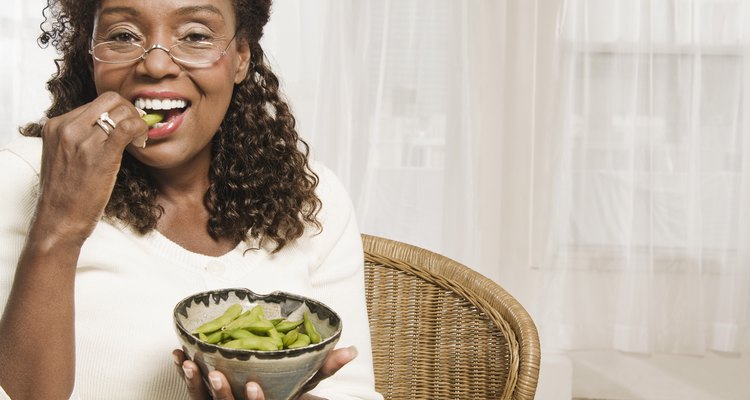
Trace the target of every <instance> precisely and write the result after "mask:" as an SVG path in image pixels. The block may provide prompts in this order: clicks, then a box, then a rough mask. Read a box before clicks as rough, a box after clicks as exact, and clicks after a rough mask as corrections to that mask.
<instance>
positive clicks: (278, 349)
mask: <svg viewBox="0 0 750 400" xmlns="http://www.w3.org/2000/svg"><path fill="white" fill-rule="evenodd" d="M174 325H175V330H176V332H177V335H178V337H179V339H180V342H181V344H182V349H183V351H184V352H185V355H186V356H187V357H189V358H190V359H192V360H193V361H195V362H196V364H198V366H199V367H200V369H201V373H202V374H203V375H204V377H205V376H206V375H207V374H208V373H209V372H210V371H213V370H218V371H221V372H222V373H223V374H224V375H225V376H226V377H227V380H228V381H229V383H230V385H231V386H232V392H233V393H234V395H235V398H243V396H244V395H243V393H244V385H245V383H246V382H248V381H254V382H257V383H258V384H260V386H261V387H262V388H263V391H264V394H265V396H266V399H268V400H286V399H288V398H290V397H291V396H292V395H294V394H295V393H296V392H297V391H298V390H299V389H300V388H301V387H302V386H303V385H304V383H305V382H307V381H308V380H309V379H310V378H311V377H312V376H313V375H314V374H315V372H316V371H317V370H318V369H319V368H320V366H321V365H322V364H323V361H324V360H325V358H326V356H327V355H328V353H329V352H330V351H331V350H333V348H334V346H335V345H336V343H337V342H338V339H339V337H340V336H341V329H342V324H341V319H340V318H339V316H338V314H336V313H335V312H334V311H333V310H332V309H330V308H329V307H328V306H326V305H325V304H323V303H320V302H318V301H316V300H313V299H310V298H307V297H304V296H298V295H295V294H292V293H285V292H273V293H270V294H268V295H259V294H257V293H254V292H252V291H251V290H249V289H241V288H232V289H221V290H213V291H207V292H201V293H197V294H194V295H192V296H189V297H187V298H185V299H183V300H181V301H180V302H179V303H177V305H176V306H175V309H174ZM243 331H244V332H245V333H243ZM287 335H289V337H287ZM311 336H312V337H311ZM305 337H306V339H305ZM285 339H286V340H285ZM292 339H294V340H292ZM298 339H299V342H297V340H298ZM308 340H309V342H307V341H308Z"/></svg>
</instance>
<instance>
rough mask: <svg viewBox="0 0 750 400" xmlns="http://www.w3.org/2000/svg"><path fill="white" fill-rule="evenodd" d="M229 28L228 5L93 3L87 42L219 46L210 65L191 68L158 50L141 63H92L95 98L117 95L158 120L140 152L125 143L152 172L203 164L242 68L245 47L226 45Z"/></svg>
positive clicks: (204, 1) (216, 0) (178, 0)
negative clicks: (160, 116)
mask: <svg viewBox="0 0 750 400" xmlns="http://www.w3.org/2000/svg"><path fill="white" fill-rule="evenodd" d="M235 29H236V23H235V12H234V8H233V5H232V0H210V1H209V0H160V1H156V0H102V1H101V2H100V4H99V9H98V11H97V13H96V17H95V24H94V33H93V44H94V45H97V44H100V43H102V42H111V41H115V42H117V43H118V45H121V44H122V45H125V46H128V43H138V44H140V45H142V46H143V47H144V48H146V49H149V48H151V47H152V46H154V45H157V44H158V45H160V46H161V47H163V48H171V47H172V46H173V45H175V44H177V43H188V44H189V45H194V44H195V43H197V42H210V43H213V44H214V45H216V47H217V48H219V50H223V49H224V48H226V49H227V50H226V54H224V55H223V56H221V57H220V58H219V59H218V60H216V61H215V62H213V63H210V64H206V65H198V66H191V65H185V64H181V63H179V62H175V61H174V60H173V59H172V58H170V56H169V54H168V53H167V52H166V51H164V50H162V49H161V47H160V48H156V49H153V50H151V51H150V52H149V53H148V54H147V56H146V58H145V60H137V61H134V62H130V63H124V64H110V63H104V62H101V61H97V60H96V59H94V61H93V63H94V69H93V77H94V83H95V85H96V90H97V92H98V93H103V92H105V91H114V92H117V93H119V94H120V95H121V96H122V97H124V98H125V99H128V100H130V101H131V102H133V103H134V104H136V105H138V106H141V107H140V108H146V111H148V112H152V111H151V110H154V112H159V113H161V114H163V115H164V117H165V120H164V121H163V122H162V123H161V124H157V125H156V126H155V127H153V128H151V129H150V130H149V140H148V144H147V146H146V148H145V149H139V148H136V147H135V146H129V148H128V151H129V152H130V153H131V154H133V156H134V157H136V158H137V159H139V160H140V161H141V162H143V163H144V164H146V165H148V166H151V167H154V168H159V169H169V168H175V167H181V166H186V165H188V163H189V162H190V161H193V160H197V159H199V160H204V161H205V160H208V159H209V156H210V145H209V144H210V142H211V138H212V137H213V136H214V134H215V133H216V131H217V130H218V128H219V125H220V124H221V121H222V119H223V118H224V115H225V113H226V111H227V108H228V106H229V102H230V99H231V97H232V90H233V87H234V84H235V83H239V82H241V81H242V80H243V79H244V77H245V75H246V74H247V69H248V65H249V58H250V50H249V46H248V44H247V43H246V42H245V41H244V40H238V39H235V40H232V38H233V36H234V34H235ZM192 48H195V46H193V47H192ZM164 100H169V101H164ZM159 103H161V105H158V104H159ZM157 108H161V110H156V109H157ZM165 108H166V109H165ZM170 108H171V109H170Z"/></svg>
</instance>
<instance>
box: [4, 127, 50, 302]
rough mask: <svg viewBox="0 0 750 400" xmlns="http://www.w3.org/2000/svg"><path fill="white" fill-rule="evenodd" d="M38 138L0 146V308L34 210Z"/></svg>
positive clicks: (11, 279) (38, 155)
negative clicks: (0, 194) (0, 191)
mask: <svg viewBox="0 0 750 400" xmlns="http://www.w3.org/2000/svg"><path fill="white" fill-rule="evenodd" d="M40 155H41V139H36V138H34V139H32V138H22V139H17V140H16V141H14V142H12V143H10V144H9V145H8V146H6V147H3V148H0V187H2V188H3V195H2V196H0V249H2V250H1V251H0V310H4V309H5V305H6V303H7V301H8V296H9V295H10V288H11V286H12V284H13V278H14V276H15V272H16V265H17V264H18V258H19V257H20V255H21V250H22V249H23V246H24V243H25V241H26V235H27V233H28V229H29V224H30V222H31V218H32V216H33V215H34V210H35V209H36V198H37V190H38V183H39V157H40Z"/></svg>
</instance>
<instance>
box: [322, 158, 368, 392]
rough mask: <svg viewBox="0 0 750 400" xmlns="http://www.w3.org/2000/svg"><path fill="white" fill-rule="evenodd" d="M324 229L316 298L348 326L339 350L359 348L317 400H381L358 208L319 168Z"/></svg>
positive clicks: (329, 173) (325, 385)
mask: <svg viewBox="0 0 750 400" xmlns="http://www.w3.org/2000/svg"><path fill="white" fill-rule="evenodd" d="M317 172H318V174H319V176H320V182H321V185H320V187H319V196H320V198H321V201H322V202H323V209H322V210H321V213H320V215H319V217H320V220H321V222H322V224H323V232H321V233H320V235H319V236H320V238H319V243H317V244H316V246H318V249H317V250H319V251H321V252H322V253H319V254H320V260H319V263H317V264H316V266H315V267H314V270H313V271H311V278H312V285H313V290H314V292H315V297H317V298H318V299H320V300H321V301H322V302H324V303H325V304H328V305H329V306H331V307H332V308H333V309H334V310H335V311H336V313H338V314H339V316H340V317H341V320H342V323H343V329H342V333H341V338H340V340H339V343H338V345H337V347H347V346H355V347H356V348H357V351H358V356H357V357H356V358H355V359H354V360H353V361H352V362H350V363H349V364H347V365H346V366H344V367H343V368H342V369H341V370H339V372H337V373H336V374H335V375H334V376H333V377H331V378H328V379H326V380H324V381H322V382H321V383H320V384H319V385H318V387H317V388H316V389H315V390H313V392H312V393H313V394H315V395H317V396H321V397H324V398H327V399H331V400H333V399H342V400H343V399H373V400H376V399H382V396H381V395H380V394H378V393H376V392H375V388H374V387H375V379H374V373H373V366H372V345H371V342H370V326H369V322H368V316H367V304H366V299H365V284H364V254H363V250H362V239H361V236H360V232H359V228H358V226H357V222H356V218H355V215H354V208H353V206H352V203H351V200H350V198H349V195H348V193H346V191H345V189H344V187H343V185H341V183H340V182H339V181H338V179H337V178H336V177H335V176H334V175H333V173H331V172H330V171H329V170H327V169H324V168H319V170H318V171H317Z"/></svg>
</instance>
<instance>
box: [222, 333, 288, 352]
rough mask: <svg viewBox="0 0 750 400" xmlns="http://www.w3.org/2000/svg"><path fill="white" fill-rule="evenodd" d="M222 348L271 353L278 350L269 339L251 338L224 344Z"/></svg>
mask: <svg viewBox="0 0 750 400" xmlns="http://www.w3.org/2000/svg"><path fill="white" fill-rule="evenodd" d="M222 346H224V347H229V348H230V349H245V350H264V351H273V350H278V347H277V346H276V343H274V342H273V341H272V340H270V339H269V338H264V337H259V336H253V337H246V338H242V339H235V340H232V341H231V342H227V343H224V344H223V345H222Z"/></svg>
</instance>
